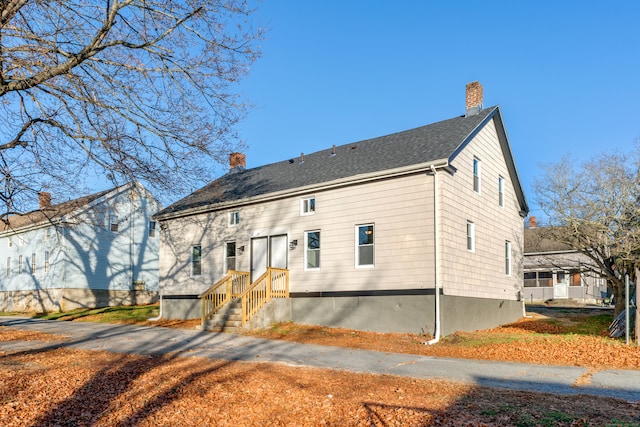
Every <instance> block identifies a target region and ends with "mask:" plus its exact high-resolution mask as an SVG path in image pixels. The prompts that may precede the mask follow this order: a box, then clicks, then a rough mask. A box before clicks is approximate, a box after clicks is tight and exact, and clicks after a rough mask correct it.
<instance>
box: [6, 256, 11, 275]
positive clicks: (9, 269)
mask: <svg viewBox="0 0 640 427" xmlns="http://www.w3.org/2000/svg"><path fill="white" fill-rule="evenodd" d="M7 277H11V257H7Z"/></svg>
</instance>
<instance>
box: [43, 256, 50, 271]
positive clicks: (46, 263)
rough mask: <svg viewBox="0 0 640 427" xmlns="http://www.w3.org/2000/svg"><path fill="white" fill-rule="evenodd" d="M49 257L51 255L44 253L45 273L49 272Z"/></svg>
mask: <svg viewBox="0 0 640 427" xmlns="http://www.w3.org/2000/svg"><path fill="white" fill-rule="evenodd" d="M50 256H51V254H50V253H49V251H44V272H45V273H48V272H49V267H50V266H51V263H50V262H49V257H50Z"/></svg>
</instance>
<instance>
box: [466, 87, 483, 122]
mask: <svg viewBox="0 0 640 427" xmlns="http://www.w3.org/2000/svg"><path fill="white" fill-rule="evenodd" d="M482 102H483V91H482V85H481V84H480V82H471V83H468V84H467V110H466V113H465V117H469V116H475V115H476V114H478V113H479V112H480V110H482Z"/></svg>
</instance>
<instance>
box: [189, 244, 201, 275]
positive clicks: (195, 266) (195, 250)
mask: <svg viewBox="0 0 640 427" xmlns="http://www.w3.org/2000/svg"><path fill="white" fill-rule="evenodd" d="M201 273H202V246H200V245H197V246H193V247H192V248H191V275H192V276H199V275H200V274H201Z"/></svg>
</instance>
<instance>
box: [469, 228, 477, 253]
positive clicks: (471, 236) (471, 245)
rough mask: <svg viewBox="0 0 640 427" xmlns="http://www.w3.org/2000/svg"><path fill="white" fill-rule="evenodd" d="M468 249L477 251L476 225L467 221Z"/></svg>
mask: <svg viewBox="0 0 640 427" xmlns="http://www.w3.org/2000/svg"><path fill="white" fill-rule="evenodd" d="M467 250H468V251H469V252H475V250H476V225H475V224H474V223H473V222H471V221H467Z"/></svg>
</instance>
